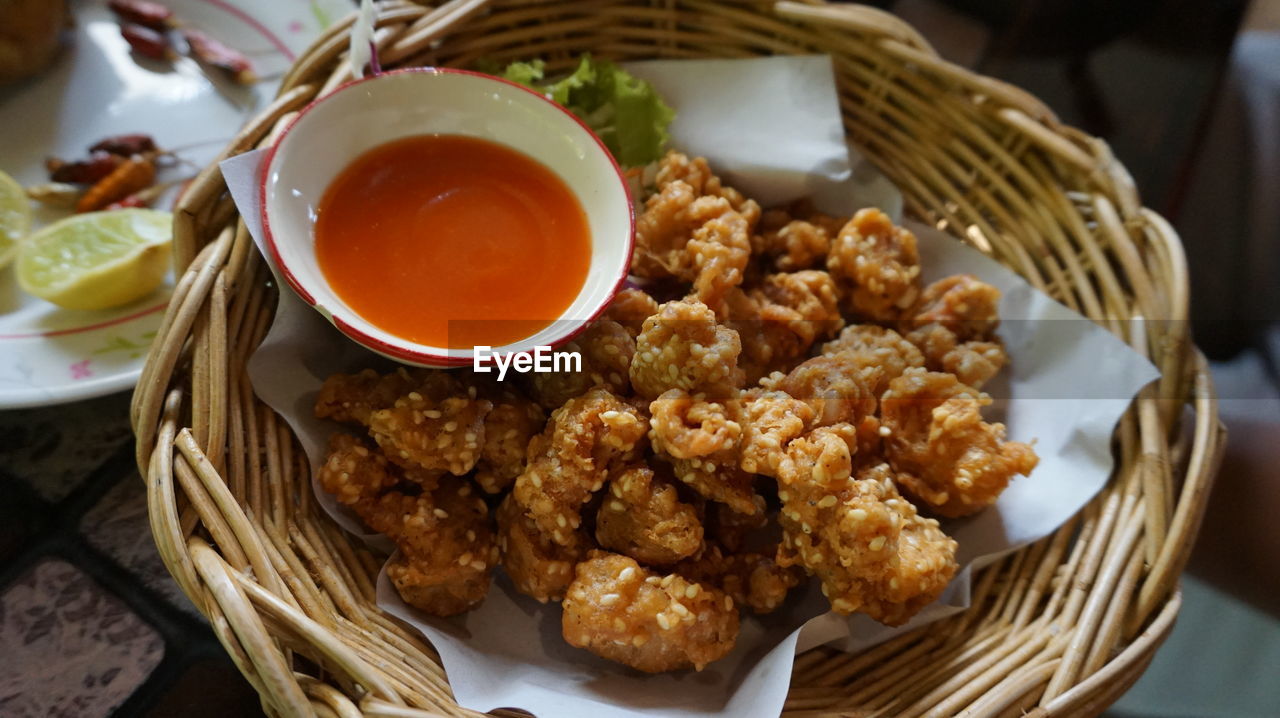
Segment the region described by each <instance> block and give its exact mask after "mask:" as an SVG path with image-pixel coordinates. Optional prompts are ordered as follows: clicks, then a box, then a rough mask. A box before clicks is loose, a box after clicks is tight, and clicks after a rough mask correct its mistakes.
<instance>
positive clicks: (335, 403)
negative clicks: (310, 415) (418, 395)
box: [315, 367, 417, 424]
mask: <svg viewBox="0 0 1280 718" xmlns="http://www.w3.org/2000/svg"><path fill="white" fill-rule="evenodd" d="M416 383H417V382H415V381H414V379H413V377H412V376H411V375H410V374H409V371H408V370H407V369H405V368H403V367H402V368H400V369H397V370H396V371H393V372H391V373H390V374H386V375H382V374H379V373H378V372H376V371H374V370H372V369H365V370H364V371H361V372H359V373H357V374H334V375H333V376H330V377H329V378H328V379H325V380H324V384H323V385H321V387H320V394H319V395H318V396H317V397H316V406H315V414H316V418H318V419H332V420H334V421H341V422H344V423H355V424H365V423H368V421H369V415H370V414H372V413H373V412H374V411H376V410H378V409H385V408H387V407H389V406H391V405H392V404H394V403H395V401H396V399H399V398H400V397H402V396H404V395H405V394H408V393H409V392H410V391H412V390H413V389H414V386H415V384H416Z"/></svg>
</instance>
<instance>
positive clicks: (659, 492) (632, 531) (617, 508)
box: [596, 465, 702, 566]
mask: <svg viewBox="0 0 1280 718" xmlns="http://www.w3.org/2000/svg"><path fill="white" fill-rule="evenodd" d="M596 541H598V542H599V543H600V546H601V547H602V548H606V549H609V550H611V551H616V552H618V553H621V554H625V555H627V556H630V557H631V558H634V559H636V560H637V561H643V562H644V563H647V564H650V565H659V566H662V565H667V564H673V563H676V562H677V561H680V560H681V559H685V558H688V557H689V556H692V555H693V554H695V553H697V552H698V550H699V549H701V548H702V524H701V523H700V522H699V521H698V512H697V511H696V510H695V509H694V507H692V506H690V505H689V504H686V503H684V502H683V501H681V500H680V498H679V496H678V495H677V494H676V487H675V486H672V485H671V484H669V483H665V482H663V481H661V480H659V479H657V478H656V477H655V476H654V472H653V470H651V469H650V468H649V467H647V466H643V465H640V466H632V467H628V468H627V469H625V470H623V471H622V472H621V473H618V474H615V475H614V476H613V477H612V478H610V479H609V496H607V497H606V498H605V500H604V503H603V504H601V505H600V510H599V512H598V513H597V514H596Z"/></svg>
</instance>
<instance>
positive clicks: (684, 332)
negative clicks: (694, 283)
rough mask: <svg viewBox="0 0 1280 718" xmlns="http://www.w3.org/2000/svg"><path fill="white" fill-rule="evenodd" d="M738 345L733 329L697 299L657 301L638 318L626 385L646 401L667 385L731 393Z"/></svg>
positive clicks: (737, 378)
mask: <svg viewBox="0 0 1280 718" xmlns="http://www.w3.org/2000/svg"><path fill="white" fill-rule="evenodd" d="M741 352H742V344H741V342H740V341H739V339H738V333H737V332H735V331H733V330H732V329H729V328H728V327H725V326H721V325H720V324H717V323H716V317H715V314H713V313H712V312H711V310H710V309H708V308H707V306H706V305H705V304H703V303H701V302H698V301H695V300H691V299H682V300H680V301H677V302H667V303H666V304H663V305H662V306H661V307H660V308H659V309H658V313H657V314H655V315H653V316H651V317H649V318H648V319H646V320H645V321H644V328H643V330H642V331H641V332H640V336H638V337H636V354H635V356H634V357H633V358H632V360H631V370H630V374H631V385H632V387H633V388H634V389H635V391H636V393H637V394H639V395H640V396H642V397H644V398H646V399H655V398H657V397H658V396H659V395H660V394H662V393H663V392H664V391H666V390H668V389H684V390H686V391H690V392H705V393H706V394H707V395H708V396H727V395H732V394H733V393H734V392H735V391H736V390H737V389H738V388H740V387H741V386H742V382H743V375H742V372H741V371H740V370H739V369H738V355H739V354H740V353H741Z"/></svg>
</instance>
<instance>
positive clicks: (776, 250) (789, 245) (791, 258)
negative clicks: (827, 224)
mask: <svg viewBox="0 0 1280 718" xmlns="http://www.w3.org/2000/svg"><path fill="white" fill-rule="evenodd" d="M766 214H767V213H766ZM770 219H771V220H772V221H775V222H776V221H777V219H778V217H777V216H776V215H775V216H774V217H771V218H770ZM761 224H764V221H763V220H762V221H761ZM831 237H832V235H831V234H829V233H828V232H827V230H826V229H825V228H824V227H822V226H821V225H817V224H814V223H812V222H806V221H805V220H802V219H795V220H791V221H789V222H787V223H785V224H783V225H782V226H780V227H778V228H776V229H765V230H764V231H763V232H761V233H760V234H759V235H757V236H756V238H755V243H754V244H755V247H756V252H757V253H758V254H760V255H762V257H763V258H766V259H768V260H769V261H771V263H772V265H773V267H774V268H776V269H779V270H781V271H783V272H794V271H797V270H800V269H812V268H814V267H821V266H824V265H825V264H826V258H827V251H828V250H829V249H830V248H831Z"/></svg>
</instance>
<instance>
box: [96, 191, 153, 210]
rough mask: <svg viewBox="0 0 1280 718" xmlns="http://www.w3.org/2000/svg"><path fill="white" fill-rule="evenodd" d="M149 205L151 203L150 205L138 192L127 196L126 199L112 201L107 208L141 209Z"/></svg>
mask: <svg viewBox="0 0 1280 718" xmlns="http://www.w3.org/2000/svg"><path fill="white" fill-rule="evenodd" d="M148 206H150V205H148V204H147V202H146V201H145V200H144V199H143V198H142V197H140V196H138V195H136V194H131V195H129V196H128V197H125V198H124V199H122V200H120V201H119V202H112V203H111V204H109V205H107V207H106V208H107V209H134V208H137V209H141V208H143V207H148Z"/></svg>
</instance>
